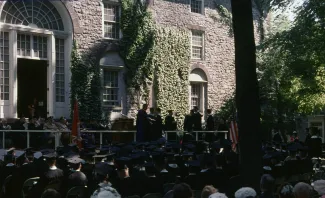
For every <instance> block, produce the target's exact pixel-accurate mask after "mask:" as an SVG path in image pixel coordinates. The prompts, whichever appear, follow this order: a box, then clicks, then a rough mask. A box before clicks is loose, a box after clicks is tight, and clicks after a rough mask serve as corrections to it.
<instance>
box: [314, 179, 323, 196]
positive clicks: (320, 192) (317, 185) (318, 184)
mask: <svg viewBox="0 0 325 198" xmlns="http://www.w3.org/2000/svg"><path fill="white" fill-rule="evenodd" d="M314 190H315V191H316V192H317V193H318V195H320V196H322V195H325V180H317V181H315V182H314Z"/></svg>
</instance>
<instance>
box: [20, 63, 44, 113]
mask: <svg viewBox="0 0 325 198" xmlns="http://www.w3.org/2000/svg"><path fill="white" fill-rule="evenodd" d="M17 70H18V71H17V79H18V101H17V112H18V116H19V117H28V118H30V117H31V116H32V115H31V112H30V108H29V106H31V105H33V103H34V100H35V99H36V101H37V102H36V104H35V105H34V106H35V111H34V116H40V117H43V118H44V117H46V116H47V61H45V60H31V59H20V58H19V59H18V68H17Z"/></svg>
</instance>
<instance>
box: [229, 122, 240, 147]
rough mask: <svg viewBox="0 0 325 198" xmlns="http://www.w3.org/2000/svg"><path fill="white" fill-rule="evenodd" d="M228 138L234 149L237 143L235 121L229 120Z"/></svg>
mask: <svg viewBox="0 0 325 198" xmlns="http://www.w3.org/2000/svg"><path fill="white" fill-rule="evenodd" d="M229 132H230V140H231V141H232V148H233V150H236V145H237V143H238V127H237V123H236V121H231V122H230V129H229Z"/></svg>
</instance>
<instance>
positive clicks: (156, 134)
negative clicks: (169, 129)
mask: <svg viewBox="0 0 325 198" xmlns="http://www.w3.org/2000/svg"><path fill="white" fill-rule="evenodd" d="M153 128H154V129H153V139H152V140H158V139H159V138H161V137H162V130H163V123H162V118H161V116H160V115H157V116H156V118H155V122H154V125H153Z"/></svg>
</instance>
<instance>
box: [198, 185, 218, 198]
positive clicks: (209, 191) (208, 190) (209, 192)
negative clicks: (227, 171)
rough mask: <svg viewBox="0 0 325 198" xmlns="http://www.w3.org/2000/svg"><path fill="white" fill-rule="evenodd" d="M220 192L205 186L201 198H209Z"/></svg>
mask: <svg viewBox="0 0 325 198" xmlns="http://www.w3.org/2000/svg"><path fill="white" fill-rule="evenodd" d="M217 191H218V190H217V189H215V188H214V187H213V186H205V187H204V188H203V190H202V193H201V198H209V196H210V195H212V194H214V193H216V192H217Z"/></svg>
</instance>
